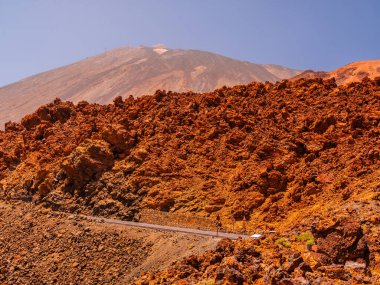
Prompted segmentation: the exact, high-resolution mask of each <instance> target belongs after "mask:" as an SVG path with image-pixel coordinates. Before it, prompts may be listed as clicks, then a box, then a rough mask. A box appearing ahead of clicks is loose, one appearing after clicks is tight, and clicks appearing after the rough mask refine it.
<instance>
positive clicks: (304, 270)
mask: <svg viewBox="0 0 380 285" xmlns="http://www.w3.org/2000/svg"><path fill="white" fill-rule="evenodd" d="M379 110H380V78H376V79H375V80H370V79H368V78H366V79H364V80H363V81H362V82H359V83H351V84H349V85H343V86H337V84H336V82H335V80H334V79H329V80H325V81H323V80H322V79H320V78H318V79H311V80H305V79H300V80H297V81H294V82H290V81H287V80H284V81H282V82H278V83H276V84H272V83H269V82H267V83H265V84H264V83H258V82H254V83H250V84H248V85H241V86H235V87H233V88H226V87H225V88H221V89H217V90H215V91H213V92H211V93H204V94H194V93H190V92H188V93H174V92H162V91H159V92H156V93H155V95H154V96H142V97H139V98H137V99H134V98H133V97H129V98H127V99H125V100H123V99H122V98H121V97H118V98H116V99H115V100H114V102H113V103H112V104H109V105H99V104H89V103H87V102H80V103H78V104H73V103H71V102H62V101H60V100H55V101H54V102H53V103H51V104H49V105H46V106H42V107H40V108H39V109H38V110H37V111H36V112H35V113H33V114H31V115H28V116H26V117H24V118H23V119H22V121H21V123H20V124H16V123H9V124H7V126H6V130H5V131H4V132H2V131H0V200H3V201H10V203H12V202H13V203H14V201H18V200H19V199H24V200H26V201H28V199H33V202H34V203H33V204H28V205H30V206H31V207H33V206H32V205H34V207H36V208H46V209H51V210H56V211H59V212H71V213H81V214H92V215H98V216H113V217H117V218H119V219H140V214H144V213H146V212H148V213H149V212H150V211H153V213H156V214H157V215H154V220H153V222H155V223H158V222H159V220H161V218H159V217H161V216H160V215H159V213H160V214H161V215H162V217H166V218H167V219H169V222H170V219H173V220H175V219H174V218H175V217H177V215H190V216H191V218H198V219H199V221H204V219H211V221H212V222H214V221H215V219H216V217H217V216H219V217H220V221H221V223H222V226H223V227H224V230H234V231H240V230H242V231H248V232H249V233H254V232H257V231H259V232H264V233H268V230H274V231H276V233H277V234H278V236H276V237H275V238H274V239H271V236H270V235H269V236H268V238H267V239H265V240H263V241H262V244H260V242H258V243H256V242H255V241H252V240H250V241H247V242H238V243H236V244H232V243H231V242H224V243H222V244H220V245H219V247H217V248H216V250H215V251H211V252H208V253H206V254H205V255H202V256H198V257H190V258H188V259H185V260H182V261H179V263H177V264H176V265H174V267H173V268H171V269H169V271H164V272H161V273H157V275H155V274H153V275H147V276H145V277H144V278H145V281H144V280H143V281H141V283H138V284H162V283H160V280H163V279H162V278H166V280H168V282H167V283H164V284H197V283H198V282H200V281H202V280H208V279H215V280H218V282H219V281H220V283H221V284H222V283H223V282H225V284H244V283H246V284H255V283H254V282H256V281H257V282H258V283H256V284H267V283H268V282H269V283H270V284H339V283H341V284H343V283H344V282H345V281H347V282H348V281H349V283H347V284H380V283H378V282H380V244H379V238H378V237H379V236H380V226H379V222H380V214H379V213H380V204H379V200H380V195H379V191H380V180H379V177H380V141H379V137H380V113H379ZM142 217H143V215H142ZM162 219H163V218H162ZM173 220H172V221H173ZM140 221H141V220H140ZM181 221H182V222H183V223H186V222H190V220H189V219H185V218H183V219H182V220H181ZM197 221H198V220H197ZM209 221H210V220H209ZM28 225H29V223H28ZM185 225H186V224H185ZM25 227H26V226H25ZM306 243H307V244H306ZM5 252H6V254H10V253H9V252H7V251H5ZM8 256H9V255H8ZM12 256H13V255H12ZM9 259H10V258H8V257H7V258H5V259H4V260H9ZM12 260H13V259H12ZM11 264H14V266H16V265H18V263H17V259H15V261H11ZM0 265H1V263H0ZM14 266H12V268H13V267H14ZM10 267H11V266H9V268H10ZM3 268H5V269H6V270H8V267H6V266H5V265H4V267H3ZM20 268H21V269H22V268H24V269H25V268H26V267H25V266H24V267H20ZM0 269H1V267H0ZM26 269H27V268H26ZM9 270H10V269H9ZM2 272H7V271H2ZM0 276H1V275H0ZM3 276H5V277H4V278H5V279H3V280H4V281H5V282H6V283H9V282H7V279H6V276H8V275H7V274H6V273H4V275H3ZM3 280H2V279H0V281H3ZM265 280H267V281H268V280H269V281H268V282H267V281H265ZM297 280H298V281H299V282H301V281H302V282H301V283H299V282H298V281H297ZM358 280H361V281H360V282H359V281H358ZM150 281H152V282H153V283H146V282H150ZM227 281H229V282H230V283H228V282H227ZM259 281H260V282H261V283H260V282H259ZM296 281H297V282H296ZM340 281H342V282H340ZM144 282H145V283H144ZM154 282H156V283H154ZM180 282H182V283H180Z"/></svg>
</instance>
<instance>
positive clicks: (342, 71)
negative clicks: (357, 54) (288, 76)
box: [292, 60, 380, 85]
mask: <svg viewBox="0 0 380 285" xmlns="http://www.w3.org/2000/svg"><path fill="white" fill-rule="evenodd" d="M366 76H368V77H370V78H372V79H374V78H375V77H377V76H380V60H368V61H358V62H354V63H350V64H347V65H345V66H342V67H340V68H338V69H335V70H333V71H330V72H325V71H313V70H306V71H304V72H302V73H300V74H298V75H297V76H295V77H293V78H292V80H297V79H300V78H306V79H312V78H317V77H320V78H324V79H329V78H332V77H335V79H336V82H337V84H339V85H342V84H347V83H350V82H359V81H361V80H362V79H363V78H364V77H366Z"/></svg>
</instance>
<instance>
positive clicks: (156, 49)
mask: <svg viewBox="0 0 380 285" xmlns="http://www.w3.org/2000/svg"><path fill="white" fill-rule="evenodd" d="M153 51H155V52H156V53H158V54H163V53H165V52H167V51H168V49H166V48H155V49H153Z"/></svg>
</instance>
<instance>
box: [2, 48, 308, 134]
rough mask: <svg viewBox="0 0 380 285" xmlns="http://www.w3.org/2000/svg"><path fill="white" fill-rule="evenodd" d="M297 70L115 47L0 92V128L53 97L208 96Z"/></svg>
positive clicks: (198, 54)
mask: <svg viewBox="0 0 380 285" xmlns="http://www.w3.org/2000/svg"><path fill="white" fill-rule="evenodd" d="M300 72H301V71H299V70H294V69H290V68H286V67H282V66H278V65H259V64H254V63H250V62H243V61H238V60H234V59H231V58H227V57H224V56H221V55H217V54H213V53H210V52H204V51H198V50H176V49H169V48H166V47H164V46H162V45H157V46H154V47H138V48H129V47H126V48H120V49H115V50H111V51H108V52H105V53H103V54H100V55H97V56H94V57H90V58H87V59H84V60H82V61H79V62H77V63H74V64H71V65H68V66H64V67H61V68H57V69H54V70H50V71H47V72H44V73H41V74H38V75H35V76H32V77H29V78H26V79H24V80H21V81H19V82H16V83H14V84H11V85H8V86H5V87H3V88H0V102H1V104H0V126H1V128H3V125H4V123H5V122H7V121H9V120H12V121H18V120H19V119H21V118H22V117H23V116H24V115H26V114H28V113H31V112H34V111H35V110H36V109H37V108H38V107H39V106H41V105H43V104H47V103H49V102H51V101H53V100H54V99H55V98H61V99H63V100H69V101H72V102H74V103H77V102H79V101H82V100H85V101H88V102H91V103H100V104H107V103H110V102H112V100H113V98H115V96H119V95H120V96H122V97H124V98H125V97H127V96H129V95H130V94H132V95H133V96H135V97H138V96H141V95H143V94H151V93H154V92H155V91H156V90H157V89H161V90H162V89H164V90H171V91H177V92H185V91H193V92H208V91H212V90H214V89H215V88H219V87H222V86H223V85H228V86H232V85H237V84H245V83H249V82H251V81H262V82H264V81H270V82H275V81H278V80H281V79H284V78H289V77H293V76H295V75H297V74H299V73H300Z"/></svg>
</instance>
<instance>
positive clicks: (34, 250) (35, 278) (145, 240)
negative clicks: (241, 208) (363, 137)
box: [0, 203, 217, 285]
mask: <svg viewBox="0 0 380 285" xmlns="http://www.w3.org/2000/svg"><path fill="white" fill-rule="evenodd" d="M0 229H1V232H0V284H2V285H4V284H7V285H8V284H33V285H34V284H131V283H132V282H133V280H135V279H136V278H138V277H139V276H140V274H141V273H142V272H146V271H157V270H159V269H161V270H162V269H164V268H165V267H167V266H168V265H170V263H171V262H173V261H175V260H176V259H178V258H181V257H185V256H187V255H191V254H201V253H203V252H204V251H205V250H207V249H211V248H214V247H215V244H216V243H217V240H214V239H210V238H206V237H200V236H194V235H184V234H178V233H173V232H159V231H154V230H146V229H144V230H142V229H139V228H133V227H122V226H116V225H109V224H105V223H96V222H93V221H91V220H86V219H84V218H81V217H79V216H77V215H71V214H70V215H66V214H62V213H57V212H52V211H50V210H49V209H35V208H30V207H29V205H25V204H23V203H21V204H20V203H18V204H16V205H15V204H14V205H10V204H4V203H0Z"/></svg>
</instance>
